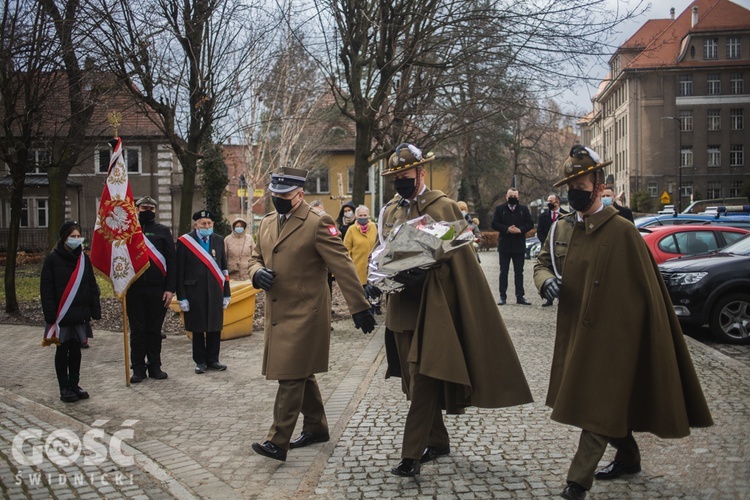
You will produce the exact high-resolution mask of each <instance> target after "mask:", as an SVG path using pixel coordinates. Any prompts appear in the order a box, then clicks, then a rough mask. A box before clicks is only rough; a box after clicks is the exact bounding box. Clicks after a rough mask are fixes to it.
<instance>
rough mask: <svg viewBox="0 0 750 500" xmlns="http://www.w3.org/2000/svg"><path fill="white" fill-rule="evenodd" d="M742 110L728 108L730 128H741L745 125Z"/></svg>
mask: <svg viewBox="0 0 750 500" xmlns="http://www.w3.org/2000/svg"><path fill="white" fill-rule="evenodd" d="M743 112H744V110H743V109H742V108H736V109H730V110H729V124H730V125H729V126H730V128H731V129H732V130H742V129H743V128H744V127H745V120H744V118H745V117H744V114H743Z"/></svg>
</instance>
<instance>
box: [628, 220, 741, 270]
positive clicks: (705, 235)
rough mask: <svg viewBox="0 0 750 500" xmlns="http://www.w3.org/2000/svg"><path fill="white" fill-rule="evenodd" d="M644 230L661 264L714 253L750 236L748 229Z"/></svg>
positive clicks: (695, 227) (655, 228)
mask: <svg viewBox="0 0 750 500" xmlns="http://www.w3.org/2000/svg"><path fill="white" fill-rule="evenodd" d="M640 231H641V235H642V236H643V241H645V242H646V245H647V246H648V249H649V250H651V255H653V256H654V259H656V263H657V264H660V263H662V262H664V261H665V260H668V259H674V258H677V257H682V256H685V255H696V254H702V253H708V252H713V251H715V250H718V249H719V248H721V247H725V246H727V245H729V244H732V243H734V242H735V241H737V240H739V239H741V238H742V237H743V236H744V235H746V234H748V233H750V230H748V229H741V228H738V227H730V226H717V225H713V226H712V225H709V226H693V225H684V226H683V225H678V226H650V227H644V228H641V230H640Z"/></svg>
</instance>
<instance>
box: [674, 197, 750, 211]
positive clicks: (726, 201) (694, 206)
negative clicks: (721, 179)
mask: <svg viewBox="0 0 750 500" xmlns="http://www.w3.org/2000/svg"><path fill="white" fill-rule="evenodd" d="M748 203H750V201H748V199H747V197H743V196H736V197H733V198H713V199H710V200H696V201H694V202H692V203H691V204H690V205H688V206H687V208H685V210H683V211H682V213H683V214H697V213H701V212H704V211H706V209H707V208H709V207H721V206H727V205H747V204H748Z"/></svg>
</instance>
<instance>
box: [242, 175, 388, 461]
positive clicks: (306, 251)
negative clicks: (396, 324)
mask: <svg viewBox="0 0 750 500" xmlns="http://www.w3.org/2000/svg"><path fill="white" fill-rule="evenodd" d="M306 177H307V170H301V169H296V168H282V169H281V172H280V173H278V174H273V176H272V178H271V184H270V186H269V190H270V191H271V193H272V195H271V200H272V201H273V204H274V207H275V208H276V210H275V211H273V212H271V213H269V214H268V215H266V216H265V217H264V218H263V220H262V221H261V223H260V228H259V229H258V243H257V245H256V246H255V249H254V250H253V256H252V258H251V262H250V277H251V279H252V282H253V286H255V287H256V288H262V289H263V290H266V310H265V349H264V352H263V369H262V373H263V374H264V375H265V376H266V379H268V380H278V383H279V387H278V392H277V393H276V402H275V403H274V408H273V424H271V428H270V429H269V431H268V435H267V437H266V440H265V441H264V442H262V443H253V445H252V448H253V450H254V451H255V452H256V453H258V454H260V455H263V456H266V457H269V458H273V459H275V460H281V461H285V460H286V457H287V451H288V450H289V449H290V448H301V447H303V446H308V445H310V444H313V443H320V442H324V441H328V440H329V433H328V431H329V430H328V422H327V420H326V415H325V409H324V407H323V398H322V397H321V395H320V389H319V388H318V383H317V381H316V380H315V374H316V373H321V372H326V371H328V351H329V344H330V336H331V328H330V325H331V315H330V311H331V298H330V295H329V294H328V293H326V292H327V291H328V287H326V279H327V275H328V270H329V269H330V271H331V272H332V273H334V274H335V275H336V282H337V283H338V284H339V287H340V288H341V291H342V293H343V294H344V298H345V299H346V302H347V304H348V306H349V311H350V312H351V313H352V319H353V320H354V324H355V326H356V327H357V328H361V329H362V331H363V332H364V333H370V332H371V331H372V330H373V329H374V328H375V319H374V317H373V315H372V313H371V312H370V303H369V302H368V301H367V299H366V298H365V295H364V293H363V291H362V285H360V283H359V278H357V271H356V269H355V268H354V264H353V263H352V261H351V259H350V258H349V254H348V252H347V250H346V247H344V244H343V242H342V241H341V238H340V237H339V230H338V228H337V227H336V223H335V222H334V220H333V219H332V218H331V216H329V215H328V214H326V213H321V212H317V211H315V210H313V209H311V208H310V205H308V204H307V202H306V201H305V200H304V195H305V192H304V190H303V187H304V185H305V179H306ZM300 413H302V415H303V418H304V420H303V426H302V433H301V434H300V436H299V437H297V438H296V439H295V440H294V441H291V437H292V432H293V431H294V426H295V424H296V423H297V419H298V417H299V414H300Z"/></svg>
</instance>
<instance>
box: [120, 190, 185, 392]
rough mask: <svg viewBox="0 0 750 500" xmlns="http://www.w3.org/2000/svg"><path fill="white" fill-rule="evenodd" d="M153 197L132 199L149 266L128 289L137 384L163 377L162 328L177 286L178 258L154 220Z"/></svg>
mask: <svg viewBox="0 0 750 500" xmlns="http://www.w3.org/2000/svg"><path fill="white" fill-rule="evenodd" d="M157 205H158V204H157V203H156V200H154V199H153V198H151V197H150V196H143V197H141V198H139V199H138V201H136V202H135V206H136V207H138V222H140V224H141V230H142V231H143V236H144V237H145V238H146V247H147V248H148V256H149V262H150V265H149V267H148V269H146V271H145V272H144V273H143V274H142V275H141V276H140V277H139V278H138V279H137V280H135V281H134V282H133V284H132V285H131V286H130V288H128V294H127V300H126V303H127V309H128V311H127V312H128V320H129V322H130V367H131V369H132V370H133V375H132V376H131V377H130V382H131V383H134V384H137V383H139V382H142V381H143V380H144V379H145V378H146V376H148V377H150V378H153V379H156V380H163V379H165V378H167V372H165V371H164V370H162V369H161V366H162V360H161V343H162V339H163V338H164V337H165V335H162V332H161V327H162V324H163V323H164V317H165V316H166V314H167V308H168V307H169V304H170V303H171V302H172V296H173V295H174V291H175V287H176V285H177V258H176V255H175V247H174V240H173V239H172V231H170V230H169V228H168V227H167V226H165V225H164V224H160V223H158V222H156V207H157Z"/></svg>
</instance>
